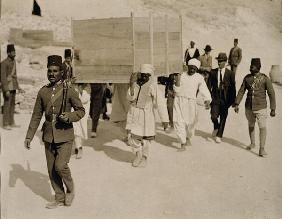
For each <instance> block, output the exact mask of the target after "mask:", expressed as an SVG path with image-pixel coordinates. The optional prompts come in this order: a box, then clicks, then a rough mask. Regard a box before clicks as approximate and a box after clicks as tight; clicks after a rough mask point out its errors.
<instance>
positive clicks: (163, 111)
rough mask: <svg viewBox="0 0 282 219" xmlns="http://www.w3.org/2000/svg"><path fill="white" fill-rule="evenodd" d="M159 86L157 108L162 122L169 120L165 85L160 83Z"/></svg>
mask: <svg viewBox="0 0 282 219" xmlns="http://www.w3.org/2000/svg"><path fill="white" fill-rule="evenodd" d="M157 87H158V89H157V108H158V113H159V116H160V119H161V122H169V118H168V111H167V99H166V98H165V85H162V84H158V86H157Z"/></svg>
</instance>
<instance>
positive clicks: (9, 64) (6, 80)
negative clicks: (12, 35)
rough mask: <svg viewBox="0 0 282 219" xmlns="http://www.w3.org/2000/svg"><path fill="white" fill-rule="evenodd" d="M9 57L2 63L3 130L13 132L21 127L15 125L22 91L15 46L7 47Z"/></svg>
mask: <svg viewBox="0 0 282 219" xmlns="http://www.w3.org/2000/svg"><path fill="white" fill-rule="evenodd" d="M7 54H8V57H7V58H6V59H5V60H3V62H2V63H1V84H2V90H3V97H4V106H3V128H4V129H6V130H11V129H12V128H17V127H19V126H18V125H16V124H15V119H14V113H15V101H16V91H17V90H20V91H22V90H21V89H20V88H19V83H18V79H17V68H16V60H15V57H16V50H15V46H14V44H9V45H7Z"/></svg>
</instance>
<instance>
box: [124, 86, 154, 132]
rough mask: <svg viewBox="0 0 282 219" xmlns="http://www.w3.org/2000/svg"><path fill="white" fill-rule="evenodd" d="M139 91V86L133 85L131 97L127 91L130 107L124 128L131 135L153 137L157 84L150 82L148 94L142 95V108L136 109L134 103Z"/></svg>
mask: <svg viewBox="0 0 282 219" xmlns="http://www.w3.org/2000/svg"><path fill="white" fill-rule="evenodd" d="M139 89H140V87H139V85H137V84H135V85H134V95H133V96H131V95H130V89H128V94H127V98H128V100H129V101H130V102H131V105H130V109H129V113H130V115H129V116H128V120H127V123H128V124H127V126H126V127H127V128H128V129H129V130H130V131H131V133H132V134H133V135H137V136H141V137H145V136H146V137H149V136H155V133H156V132H155V116H154V112H153V111H154V110H153V107H154V106H155V105H156V97H157V84H156V83H155V82H152V84H151V85H150V88H149V90H148V92H147V93H146V94H144V95H145V96H144V98H145V99H144V100H145V106H144V108H140V107H137V105H136V103H134V102H136V99H137V96H138V92H139ZM141 89H142V87H141Z"/></svg>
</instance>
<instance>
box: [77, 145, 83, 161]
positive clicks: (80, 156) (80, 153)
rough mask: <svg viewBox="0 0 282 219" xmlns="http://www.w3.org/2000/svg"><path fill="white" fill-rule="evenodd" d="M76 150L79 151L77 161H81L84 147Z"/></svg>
mask: <svg viewBox="0 0 282 219" xmlns="http://www.w3.org/2000/svg"><path fill="white" fill-rule="evenodd" d="M76 150H77V154H76V159H81V158H82V147H80V148H78V149H76Z"/></svg>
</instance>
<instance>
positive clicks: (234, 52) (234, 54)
mask: <svg viewBox="0 0 282 219" xmlns="http://www.w3.org/2000/svg"><path fill="white" fill-rule="evenodd" d="M241 59H242V50H241V49H240V48H239V47H238V46H236V47H233V48H232V49H231V50H230V53H229V57H228V63H229V65H235V66H237V65H239V64H240V62H241Z"/></svg>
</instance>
